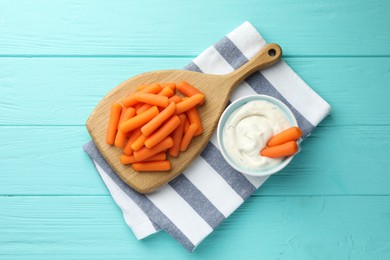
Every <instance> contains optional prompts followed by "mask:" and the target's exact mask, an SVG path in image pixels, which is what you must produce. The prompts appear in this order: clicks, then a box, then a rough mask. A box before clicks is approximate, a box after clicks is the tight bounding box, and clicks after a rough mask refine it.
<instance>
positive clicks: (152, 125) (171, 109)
mask: <svg viewBox="0 0 390 260" xmlns="http://www.w3.org/2000/svg"><path fill="white" fill-rule="evenodd" d="M175 110H176V104H175V103H173V102H171V103H170V104H169V105H168V106H167V107H166V108H165V109H164V110H163V111H161V112H160V113H159V114H158V115H157V116H156V117H154V118H153V119H152V120H150V121H149V122H148V123H146V124H145V125H144V126H143V127H142V128H141V131H142V133H143V134H144V135H145V136H149V135H151V134H152V133H153V131H154V130H156V129H157V128H158V127H159V126H160V125H162V123H164V121H165V120H167V119H168V118H170V117H171V116H172V115H173V114H175Z"/></svg>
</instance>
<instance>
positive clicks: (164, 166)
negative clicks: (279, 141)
mask: <svg viewBox="0 0 390 260" xmlns="http://www.w3.org/2000/svg"><path fill="white" fill-rule="evenodd" d="M131 167H132V168H133V169H134V170H136V171H139V172H154V171H169V170H170V169H171V163H170V161H155V162H136V163H133V164H131Z"/></svg>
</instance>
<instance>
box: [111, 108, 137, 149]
mask: <svg viewBox="0 0 390 260" xmlns="http://www.w3.org/2000/svg"><path fill="white" fill-rule="evenodd" d="M122 111H123V110H122ZM122 113H123V114H122V115H123V116H122V115H121V118H120V119H119V123H118V126H119V125H120V124H121V123H122V122H124V121H126V120H128V119H130V118H132V117H133V116H134V115H135V109H134V108H132V107H129V108H127V109H126V110H125V112H122ZM125 140H126V133H123V132H122V131H118V132H117V133H116V137H115V146H116V147H122V145H123V143H124V142H125Z"/></svg>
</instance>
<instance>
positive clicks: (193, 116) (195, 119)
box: [186, 107, 203, 136]
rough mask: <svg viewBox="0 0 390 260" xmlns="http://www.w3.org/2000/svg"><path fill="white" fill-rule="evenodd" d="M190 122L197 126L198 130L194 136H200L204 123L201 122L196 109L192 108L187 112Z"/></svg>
mask: <svg viewBox="0 0 390 260" xmlns="http://www.w3.org/2000/svg"><path fill="white" fill-rule="evenodd" d="M186 115H187V117H188V121H189V122H190V124H197V125H198V129H197V130H196V132H195V134H194V136H198V135H200V134H201V133H202V132H203V127H202V122H201V121H200V116H199V113H198V110H197V109H196V107H193V108H191V109H190V110H188V111H187V112H186Z"/></svg>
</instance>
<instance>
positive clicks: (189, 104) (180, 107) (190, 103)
mask: <svg viewBox="0 0 390 260" xmlns="http://www.w3.org/2000/svg"><path fill="white" fill-rule="evenodd" d="M203 100H204V95H203V94H195V95H193V96H191V97H189V98H187V99H185V100H183V101H182V102H180V103H178V104H177V105H176V114H181V113H184V112H186V111H188V110H190V109H191V108H193V107H195V106H196V105H198V104H199V103H200V102H202V101H203Z"/></svg>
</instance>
